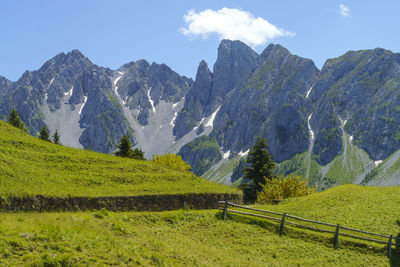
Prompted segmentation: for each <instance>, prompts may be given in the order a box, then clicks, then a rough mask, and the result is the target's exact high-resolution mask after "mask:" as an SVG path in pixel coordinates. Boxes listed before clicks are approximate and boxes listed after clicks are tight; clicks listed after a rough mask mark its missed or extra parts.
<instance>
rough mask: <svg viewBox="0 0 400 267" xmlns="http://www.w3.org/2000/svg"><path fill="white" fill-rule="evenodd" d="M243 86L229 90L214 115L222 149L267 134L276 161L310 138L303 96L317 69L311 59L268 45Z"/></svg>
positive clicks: (300, 148) (240, 146) (244, 144)
mask: <svg viewBox="0 0 400 267" xmlns="http://www.w3.org/2000/svg"><path fill="white" fill-rule="evenodd" d="M257 62H258V65H257V67H256V68H255V70H254V72H253V73H252V74H251V75H250V77H249V78H248V79H247V81H246V83H245V84H244V85H243V86H242V87H237V88H235V89H234V90H233V91H232V92H231V93H229V94H228V95H227V99H226V100H225V101H224V103H223V105H222V107H221V109H220V111H219V112H218V114H217V116H216V118H215V125H216V127H214V130H213V132H212V133H211V136H214V137H215V138H216V139H217V141H218V143H219V144H220V145H221V146H222V147H223V149H224V151H228V150H233V151H234V152H240V151H246V150H247V149H249V148H250V147H251V146H252V145H253V143H254V140H255V138H256V137H257V136H262V137H267V138H268V144H269V147H270V151H271V153H272V156H273V158H274V159H275V160H276V161H278V162H280V161H282V160H285V159H287V158H290V157H292V156H294V155H295V154H296V153H302V152H304V151H305V150H306V149H307V147H308V143H309V136H308V130H307V114H306V106H307V101H306V99H305V97H304V95H305V94H306V92H307V90H308V89H309V88H310V87H311V85H312V83H313V81H314V80H315V78H316V76H317V75H318V72H319V71H318V69H317V68H316V67H315V65H314V63H313V62H312V61H311V60H309V59H304V58H300V57H298V56H294V55H292V54H290V53H289V51H287V50H286V49H285V48H283V47H281V46H279V45H269V46H268V47H267V48H266V49H265V50H264V51H263V53H262V54H261V55H260V56H259V57H258V59H257Z"/></svg>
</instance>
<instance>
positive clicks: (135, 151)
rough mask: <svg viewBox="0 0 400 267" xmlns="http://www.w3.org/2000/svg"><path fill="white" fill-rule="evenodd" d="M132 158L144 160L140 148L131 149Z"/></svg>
mask: <svg viewBox="0 0 400 267" xmlns="http://www.w3.org/2000/svg"><path fill="white" fill-rule="evenodd" d="M132 158H134V159H139V160H145V158H144V152H143V150H141V149H140V148H135V149H133V150H132Z"/></svg>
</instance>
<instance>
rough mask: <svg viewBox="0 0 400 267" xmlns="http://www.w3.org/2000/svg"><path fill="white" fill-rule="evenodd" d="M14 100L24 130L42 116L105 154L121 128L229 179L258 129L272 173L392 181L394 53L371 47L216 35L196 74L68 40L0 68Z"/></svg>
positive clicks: (397, 78) (327, 183)
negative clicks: (308, 45)
mask: <svg viewBox="0 0 400 267" xmlns="http://www.w3.org/2000/svg"><path fill="white" fill-rule="evenodd" d="M12 107H15V108H16V109H17V111H18V112H19V114H20V116H21V119H22V120H23V122H24V123H25V124H26V125H27V126H28V127H29V131H30V133H31V134H32V135H38V132H39V130H40V129H41V128H42V127H43V126H46V127H47V128H48V129H49V130H50V131H51V132H54V131H55V130H58V131H59V133H60V134H61V142H62V143H63V144H64V145H67V146H71V147H77V148H84V149H88V148H90V149H93V150H95V151H98V152H103V153H112V152H113V151H114V150H115V148H116V145H117V144H118V142H119V140H120V139H121V137H122V136H123V135H124V134H128V135H129V136H131V139H132V142H133V143H134V144H135V145H136V146H137V147H140V148H141V149H143V151H144V152H145V156H146V157H147V158H151V157H152V156H153V155H155V154H164V153H177V154H180V155H181V156H182V158H183V159H184V160H186V161H188V162H189V163H190V164H191V165H192V170H193V172H194V173H196V174H197V175H202V176H203V177H205V178H207V179H209V180H213V181H217V182H221V183H227V184H231V183H236V184H237V183H240V181H241V179H240V177H241V175H242V174H241V168H242V167H243V164H244V158H245V157H246V155H247V153H248V151H249V149H250V148H251V146H252V145H253V143H254V141H255V139H256V137H257V136H262V137H266V138H267V139H268V145H269V150H270V152H271V154H272V156H273V158H274V160H275V161H276V162H277V163H278V164H277V168H276V170H275V172H276V173H277V174H285V175H287V174H289V173H294V174H298V175H302V176H304V177H307V178H308V179H309V182H310V183H311V184H313V185H316V186H318V187H320V188H326V187H331V186H333V185H337V184H343V183H356V184H366V185H397V184H400V178H398V176H399V174H400V160H399V158H400V116H399V112H400V54H396V53H392V52H391V51H389V50H384V49H381V48H377V49H372V50H360V51H349V52H347V53H346V54H344V55H342V56H340V57H338V58H333V59H328V60H327V61H326V62H325V64H324V66H323V67H322V69H321V70H319V69H318V68H317V67H316V66H315V64H314V63H313V61H312V60H310V59H306V58H302V57H299V56H296V55H293V54H291V53H290V52H289V51H288V50H287V49H286V48H284V47H282V46H280V45H278V44H270V45H268V47H267V48H265V50H264V51H263V52H262V53H260V54H258V53H256V52H255V51H254V50H253V49H251V48H250V47H249V46H247V45H246V44H244V43H242V42H240V41H230V40H223V41H222V42H221V43H220V45H219V47H218V56H217V60H216V62H215V64H214V65H213V68H212V70H211V69H210V68H209V67H208V65H207V63H206V62H205V61H201V62H200V64H199V67H198V70H197V74H196V77H195V80H193V79H191V78H188V77H185V76H181V75H179V74H178V73H176V72H174V71H173V70H172V69H171V68H169V67H168V66H166V65H165V64H157V63H152V64H150V63H148V62H147V61H145V60H139V61H136V62H130V63H127V64H125V65H123V66H121V67H120V68H119V69H117V70H111V69H108V68H103V67H100V66H97V65H95V64H93V63H92V62H91V61H90V60H89V59H88V58H87V57H85V56H84V55H82V53H81V52H79V51H78V50H73V51H71V52H69V53H67V54H64V53H61V54H58V55H57V56H55V57H54V58H52V59H50V60H48V61H47V62H46V63H45V64H44V65H43V66H42V67H41V68H40V69H39V70H36V71H32V72H31V71H26V72H25V73H24V74H23V75H22V76H21V78H20V79H18V80H17V81H14V82H12V81H9V80H7V79H6V78H4V77H1V76H0V118H1V119H3V120H6V119H7V116H8V114H9V112H10V110H11V109H12Z"/></svg>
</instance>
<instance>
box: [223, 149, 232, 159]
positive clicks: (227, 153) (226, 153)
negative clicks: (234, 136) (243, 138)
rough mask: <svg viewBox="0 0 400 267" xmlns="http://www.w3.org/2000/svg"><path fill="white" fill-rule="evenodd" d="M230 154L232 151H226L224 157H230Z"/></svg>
mask: <svg viewBox="0 0 400 267" xmlns="http://www.w3.org/2000/svg"><path fill="white" fill-rule="evenodd" d="M230 155H231V151H228V152H225V153H224V159H227V158H229V156H230Z"/></svg>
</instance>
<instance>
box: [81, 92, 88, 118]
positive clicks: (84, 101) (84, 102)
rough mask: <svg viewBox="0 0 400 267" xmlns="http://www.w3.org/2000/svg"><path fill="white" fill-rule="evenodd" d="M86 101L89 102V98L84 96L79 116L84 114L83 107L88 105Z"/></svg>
mask: <svg viewBox="0 0 400 267" xmlns="http://www.w3.org/2000/svg"><path fill="white" fill-rule="evenodd" d="M86 101H87V96H84V97H83V103H82V106H81V107H80V109H79V115H81V114H82V109H83V107H84V106H85V105H86Z"/></svg>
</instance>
